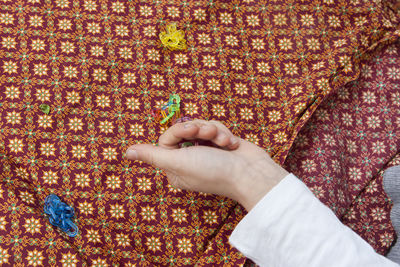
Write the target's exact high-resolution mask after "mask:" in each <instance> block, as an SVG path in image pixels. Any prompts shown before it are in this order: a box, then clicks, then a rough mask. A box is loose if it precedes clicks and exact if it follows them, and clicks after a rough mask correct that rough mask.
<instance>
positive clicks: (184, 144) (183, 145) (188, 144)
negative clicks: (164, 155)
mask: <svg viewBox="0 0 400 267" xmlns="http://www.w3.org/2000/svg"><path fill="white" fill-rule="evenodd" d="M189 146H194V144H193V143H192V142H185V143H182V145H181V147H189Z"/></svg>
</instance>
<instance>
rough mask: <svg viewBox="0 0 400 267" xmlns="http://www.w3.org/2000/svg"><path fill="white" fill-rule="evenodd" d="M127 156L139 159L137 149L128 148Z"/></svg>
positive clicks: (131, 158)
mask: <svg viewBox="0 0 400 267" xmlns="http://www.w3.org/2000/svg"><path fill="white" fill-rule="evenodd" d="M126 158H127V159H130V160H137V159H138V154H137V152H136V150H134V149H128V150H127V151H126Z"/></svg>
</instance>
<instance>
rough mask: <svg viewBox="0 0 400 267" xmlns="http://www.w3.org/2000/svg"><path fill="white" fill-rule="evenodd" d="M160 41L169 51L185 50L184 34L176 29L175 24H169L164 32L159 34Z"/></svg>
mask: <svg viewBox="0 0 400 267" xmlns="http://www.w3.org/2000/svg"><path fill="white" fill-rule="evenodd" d="M160 40H161V43H162V44H163V46H164V47H166V48H168V49H170V50H184V49H186V47H187V46H186V40H185V32H184V31H182V30H177V29H176V24H175V23H173V24H169V25H167V27H166V32H161V33H160Z"/></svg>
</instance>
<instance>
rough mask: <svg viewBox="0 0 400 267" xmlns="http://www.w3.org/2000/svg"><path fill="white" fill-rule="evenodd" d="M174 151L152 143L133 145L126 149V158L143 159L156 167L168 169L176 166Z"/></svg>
mask: <svg viewBox="0 0 400 267" xmlns="http://www.w3.org/2000/svg"><path fill="white" fill-rule="evenodd" d="M174 152H175V151H171V150H168V149H165V148H162V147H157V146H154V145H150V144H140V145H133V146H131V147H129V148H128V150H127V151H126V158H127V159H130V160H141V161H143V162H146V163H148V164H150V165H153V166H155V167H158V168H161V169H165V170H168V169H170V168H171V167H173V166H174V163H175V162H176V159H175V157H174Z"/></svg>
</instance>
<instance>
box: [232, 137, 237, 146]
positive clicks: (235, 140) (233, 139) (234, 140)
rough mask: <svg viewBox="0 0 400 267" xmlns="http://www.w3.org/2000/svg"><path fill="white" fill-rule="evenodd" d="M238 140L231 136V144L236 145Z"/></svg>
mask: <svg viewBox="0 0 400 267" xmlns="http://www.w3.org/2000/svg"><path fill="white" fill-rule="evenodd" d="M237 142H238V140H237V138H235V137H231V144H232V145H236V143H237Z"/></svg>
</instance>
